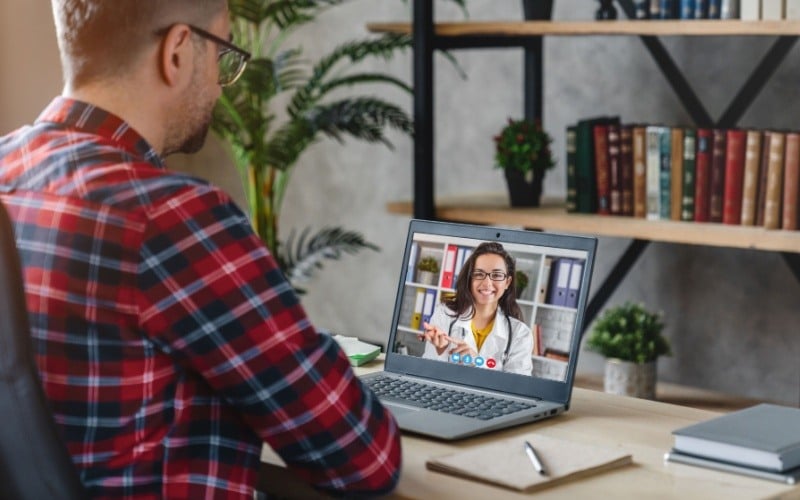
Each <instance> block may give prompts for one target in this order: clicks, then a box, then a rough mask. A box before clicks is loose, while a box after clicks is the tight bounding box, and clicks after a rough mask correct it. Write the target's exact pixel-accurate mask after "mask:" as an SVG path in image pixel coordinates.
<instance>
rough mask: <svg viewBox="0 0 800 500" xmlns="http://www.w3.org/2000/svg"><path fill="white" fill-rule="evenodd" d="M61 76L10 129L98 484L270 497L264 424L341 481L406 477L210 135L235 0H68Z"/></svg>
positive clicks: (324, 480) (392, 429)
mask: <svg viewBox="0 0 800 500" xmlns="http://www.w3.org/2000/svg"><path fill="white" fill-rule="evenodd" d="M53 13H54V17H55V24H56V31H57V35H58V42H59V49H60V52H61V60H62V66H63V70H64V79H65V82H64V83H65V86H64V91H63V95H62V96H61V97H58V98H56V99H55V100H54V101H53V102H52V103H51V104H50V105H49V106H48V107H47V109H45V110H44V111H43V112H42V114H41V115H40V117H39V118H38V120H37V121H36V123H35V124H33V125H31V126H26V127H23V128H21V129H19V130H17V131H16V132H13V133H12V134H10V135H8V136H6V137H4V138H2V139H0V193H1V194H2V196H0V199H1V201H2V202H3V203H5V204H6V206H7V207H8V208H9V211H10V213H11V214H12V218H13V219H14V220H15V225H16V231H17V242H18V246H19V249H20V252H21V256H22V259H23V263H24V264H23V265H24V268H25V269H24V273H25V274H24V276H25V281H26V291H27V298H28V306H29V309H30V315H31V323H32V330H33V337H34V342H35V346H36V353H37V363H38V365H39V368H40V372H41V375H42V381H43V384H44V386H45V390H46V392H47V394H48V397H49V399H50V400H51V403H52V408H53V412H54V415H55V418H56V421H57V422H58V423H59V424H60V427H61V428H62V430H63V436H64V438H65V441H66V443H67V446H68V448H69V450H70V452H71V454H72V457H73V459H74V461H75V463H76V465H77V466H78V468H79V469H80V472H81V479H82V481H83V483H84V484H85V485H86V487H87V490H88V492H89V494H90V495H91V496H95V497H108V498H211V497H214V498H252V497H253V494H254V486H255V484H256V472H257V470H258V468H259V464H260V460H259V459H260V451H261V447H262V443H263V442H266V443H268V444H269V445H270V446H271V447H272V448H273V449H274V450H275V451H276V452H277V453H278V454H279V455H280V456H281V457H282V458H283V460H284V461H285V462H286V463H287V465H288V467H289V468H290V469H292V470H294V471H295V472H296V473H297V474H298V475H299V476H300V477H301V478H302V479H303V480H304V481H306V482H308V483H310V484H312V485H314V486H315V487H316V488H319V489H322V490H326V491H331V492H335V493H339V494H346V495H352V494H366V495H374V494H379V493H383V492H386V491H389V490H391V489H392V488H393V487H394V485H395V484H396V481H397V478H398V473H399V464H400V440H399V433H398V430H397V427H396V424H395V422H394V420H393V418H392V417H391V415H390V414H389V413H388V412H386V411H385V410H384V408H383V407H382V406H381V405H380V403H379V402H378V401H377V399H376V398H375V396H374V395H373V394H372V392H370V391H369V390H368V389H365V388H364V387H363V386H362V385H361V383H360V382H359V381H358V379H356V378H355V377H354V375H353V372H352V370H351V369H350V366H349V363H348V361H347V358H346V357H345V356H344V354H343V353H342V351H341V350H340V349H339V348H338V347H337V345H336V344H335V342H333V341H332V340H331V339H330V337H328V336H322V335H319V334H318V333H317V332H316V331H315V330H314V328H313V327H312V325H311V324H310V323H309V320H308V318H307V317H306V316H305V313H304V311H303V309H302V307H301V306H300V304H299V302H298V299H297V297H296V295H295V294H294V292H293V290H292V289H291V287H290V286H289V284H288V283H287V282H286V281H285V279H284V277H283V275H282V273H281V272H280V270H279V268H278V267H277V266H276V263H275V261H274V260H273V258H272V256H270V255H269V253H268V251H267V250H266V248H265V246H264V245H263V244H262V242H261V241H260V240H259V239H258V238H257V237H256V236H255V235H254V233H253V232H252V230H251V228H250V226H249V223H248V221H247V219H246V217H245V215H244V214H243V213H242V212H241V211H240V210H239V209H238V208H237V207H236V206H234V204H233V203H232V202H231V200H230V199H229V197H228V196H227V195H225V194H224V193H223V192H221V191H219V190H218V189H216V188H214V187H211V186H209V185H207V184H206V183H205V182H202V181H199V180H197V179H193V178H189V177H187V176H184V175H180V174H175V173H171V172H169V171H167V170H165V168H164V164H163V160H162V158H163V157H164V156H166V155H168V154H170V153H174V152H178V151H181V152H194V151H197V150H198V149H199V148H200V146H201V145H202V143H203V140H204V138H205V136H206V132H207V130H208V126H209V120H210V115H211V109H212V107H213V106H214V103H215V101H216V100H217V98H218V97H219V95H220V87H221V86H222V85H228V84H231V83H233V81H234V80H235V79H236V78H237V77H238V75H239V74H240V73H241V70H242V69H243V66H244V64H245V62H246V59H247V54H246V53H245V52H243V51H241V49H238V48H236V47H235V46H233V45H232V44H230V43H229V42H227V41H226V40H228V39H229V37H230V26H229V24H228V14H227V8H226V2H225V1H224V0H114V1H110V0H105V1H104V0H53Z"/></svg>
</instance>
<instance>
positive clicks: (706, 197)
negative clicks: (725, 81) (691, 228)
mask: <svg viewBox="0 0 800 500" xmlns="http://www.w3.org/2000/svg"><path fill="white" fill-rule="evenodd" d="M566 139H567V155H566V156H567V210H568V211H570V212H580V213H598V214H604V215H605V214H610V215H627V216H632V217H640V218H648V219H670V220H681V221H693V222H721V223H725V224H741V225H744V226H763V227H765V228H767V229H786V230H797V229H798V210H799V207H798V198H800V194H799V193H800V133H798V132H795V131H792V132H786V131H776V130H756V129H709V128H699V129H696V128H684V127H667V126H660V125H639V124H625V125H624V124H621V123H620V119H619V117H597V118H590V119H587V120H581V121H580V122H578V124H576V125H574V126H570V127H567V136H566Z"/></svg>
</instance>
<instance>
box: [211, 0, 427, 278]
mask: <svg viewBox="0 0 800 500" xmlns="http://www.w3.org/2000/svg"><path fill="white" fill-rule="evenodd" d="M341 3H343V2H342V0H334V1H332V0H282V1H280V2H274V1H271V0H231V1H230V2H229V8H230V14H231V31H232V34H233V38H234V40H235V41H236V43H237V44H239V45H240V46H241V47H242V48H244V49H246V50H248V51H249V52H251V53H252V56H253V57H252V59H251V60H250V62H249V64H248V65H247V68H246V69H245V71H244V73H243V74H242V76H241V79H240V80H239V81H238V82H237V83H236V84H235V85H231V86H229V87H226V88H224V89H223V93H222V97H221V98H220V99H219V102H218V104H217V106H216V108H215V110H214V118H213V121H212V124H211V126H212V129H213V130H214V132H216V134H217V135H219V136H220V137H221V138H222V139H223V140H224V141H225V142H226V143H227V144H228V146H229V148H230V151H231V156H232V158H233V162H234V164H235V166H236V168H237V170H238V172H239V175H240V177H241V178H242V182H243V185H244V187H245V195H246V197H247V204H248V208H249V213H250V218H251V223H252V225H253V227H254V229H255V231H256V233H257V234H258V235H259V236H260V237H261V239H262V240H263V241H264V242H265V243H266V245H267V247H268V248H269V249H270V251H271V253H272V254H273V256H274V257H275V258H276V259H277V261H278V264H279V265H280V267H281V268H282V269H283V271H284V273H285V274H286V276H287V278H288V279H289V281H290V282H291V283H292V285H293V286H294V287H295V289H297V290H298V291H302V290H300V289H299V288H298V286H297V283H298V282H301V283H302V282H303V281H305V280H307V279H308V278H309V277H310V275H311V273H313V271H314V270H316V269H318V268H320V267H322V262H323V261H324V260H325V259H337V258H339V257H340V256H341V255H342V254H344V253H355V252H357V251H359V250H361V249H364V248H369V249H373V250H376V249H377V247H376V246H375V245H373V244H371V243H368V242H367V241H365V240H364V238H363V237H362V236H361V234H359V233H357V232H353V231H346V230H343V229H341V228H338V227H334V228H325V229H322V230H320V231H317V232H315V233H314V234H313V235H312V234H309V230H308V229H305V230H303V231H301V232H300V233H299V236H298V237H297V238H293V237H290V238H287V239H286V240H284V239H283V238H281V237H280V235H279V231H278V222H279V219H280V214H281V206H282V203H283V198H284V194H285V193H286V190H287V186H288V183H289V179H290V178H291V174H292V170H293V169H294V168H295V166H297V164H298V160H299V159H300V157H301V155H302V153H303V152H304V151H306V149H307V148H308V147H309V146H311V145H312V144H314V143H316V142H318V141H319V140H320V139H322V138H330V139H335V140H337V141H339V142H343V140H344V138H345V137H348V136H349V137H353V138H356V139H360V140H364V141H368V142H379V143H383V144H385V145H387V146H389V147H391V143H390V142H389V140H388V138H387V136H386V132H387V130H388V129H389V128H393V129H396V130H398V131H400V132H402V133H405V134H408V135H412V134H413V123H412V120H411V118H410V117H409V116H408V114H407V113H406V112H405V111H404V110H403V109H402V108H401V107H400V106H398V105H397V104H395V103H392V102H389V101H388V100H386V99H383V98H381V97H374V96H365V95H355V96H354V95H352V93H347V92H343V91H346V90H347V89H352V88H361V87H362V86H365V85H366V86H367V88H374V87H375V86H376V85H388V86H391V87H395V88H399V89H401V90H402V91H405V92H408V93H409V94H411V93H412V89H411V87H410V86H409V85H407V84H406V83H405V82H403V81H401V80H399V79H397V78H395V77H393V76H391V75H388V74H382V73H379V72H374V71H359V70H358V69H357V66H358V64H359V63H360V62H362V61H363V60H365V59H367V58H380V59H388V58H389V57H391V56H392V55H393V54H394V53H396V52H397V51H399V50H403V49H406V48H408V47H410V46H411V37H410V36H407V35H394V34H387V35H383V36H379V37H367V38H365V39H363V40H356V41H350V42H345V43H342V44H340V45H337V46H335V47H332V48H331V50H330V52H328V53H327V54H325V55H323V56H322V57H321V58H320V59H318V60H317V61H316V62H313V61H310V60H309V59H308V57H305V56H304V55H303V54H302V47H301V46H299V45H298V44H297V42H296V40H297V38H292V37H291V36H290V34H292V33H293V32H294V31H296V30H297V29H298V28H299V27H302V26H304V25H307V24H308V23H310V22H312V21H314V20H315V19H316V18H317V16H318V15H319V14H320V13H322V12H324V11H325V10H326V9H328V8H331V7H335V6H336V5H338V4H341Z"/></svg>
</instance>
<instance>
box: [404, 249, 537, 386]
mask: <svg viewBox="0 0 800 500" xmlns="http://www.w3.org/2000/svg"><path fill="white" fill-rule="evenodd" d="M514 271H515V262H514V258H513V257H511V255H509V254H508V252H506V250H505V249H504V248H503V245H501V244H500V243H494V242H485V243H481V244H480V245H478V247H477V248H476V249H475V251H474V252H473V253H472V255H471V256H470V257H469V259H467V261H466V262H465V263H464V266H463V267H462V269H461V272H460V273H459V275H458V280H457V281H456V293H455V295H454V296H453V297H450V298H448V299H446V300H444V301H443V304H439V305H437V307H436V310H435V311H434V312H433V315H432V316H431V320H430V322H429V323H423V333H422V334H420V336H419V338H420V340H424V341H425V352H424V353H423V355H422V357H423V358H428V359H438V360H441V361H449V362H452V363H459V364H462V365H468V366H476V367H479V368H487V369H491V370H498V371H504V372H510V373H519V374H522V375H530V374H531V369H532V367H533V364H532V362H531V351H532V350H533V336H532V335H531V329H530V328H528V326H527V325H526V324H525V323H524V322H523V321H522V311H521V310H520V308H519V305H517V298H516V291H515V289H514Z"/></svg>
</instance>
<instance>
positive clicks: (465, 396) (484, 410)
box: [366, 376, 536, 420]
mask: <svg viewBox="0 0 800 500" xmlns="http://www.w3.org/2000/svg"><path fill="white" fill-rule="evenodd" d="M366 382H367V385H369V387H370V388H372V390H373V391H374V392H375V394H377V395H378V396H379V397H381V398H384V399H389V400H395V401H400V402H403V403H405V404H407V405H409V406H417V407H420V408H425V409H428V410H436V411H441V412H444V413H450V414H452V415H461V416H464V417H471V418H478V419H481V420H490V419H492V418H497V417H502V416H504V415H511V414H512V413H516V412H518V411H522V410H527V409H528V408H533V407H535V406H536V405H534V404H531V403H523V402H520V401H511V400H507V399H502V398H495V397H492V396H485V395H481V394H473V393H470V392H463V391H456V390H453V389H447V388H445V387H440V386H434V385H428V384H422V383H418V382H412V381H410V380H401V379H397V378H393V377H385V376H378V377H375V378H370V379H367V380H366Z"/></svg>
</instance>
